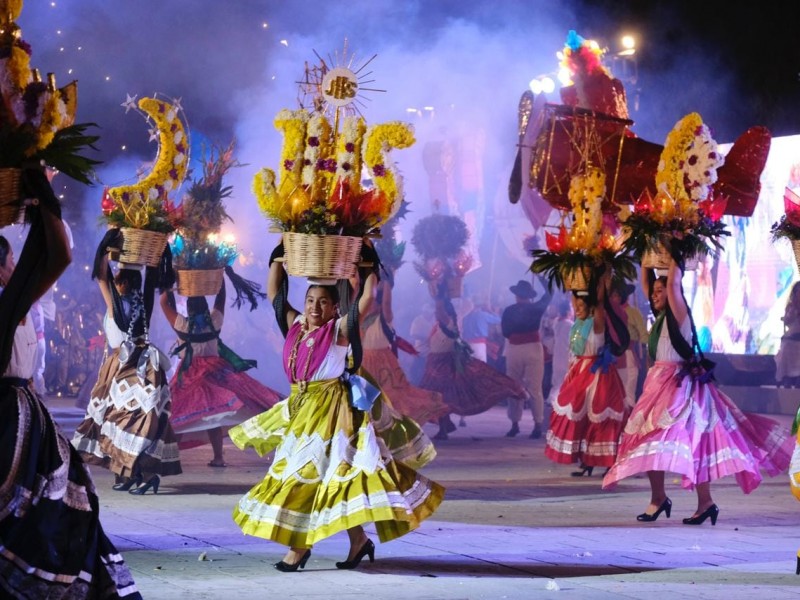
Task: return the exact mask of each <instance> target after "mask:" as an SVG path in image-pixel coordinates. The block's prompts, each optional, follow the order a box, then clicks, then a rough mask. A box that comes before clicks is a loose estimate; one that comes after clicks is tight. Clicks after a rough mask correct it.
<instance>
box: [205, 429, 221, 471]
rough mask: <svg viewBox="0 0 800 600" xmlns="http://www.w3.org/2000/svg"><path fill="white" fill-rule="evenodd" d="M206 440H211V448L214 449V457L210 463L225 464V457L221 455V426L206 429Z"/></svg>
mask: <svg viewBox="0 0 800 600" xmlns="http://www.w3.org/2000/svg"><path fill="white" fill-rule="evenodd" d="M208 441H209V442H211V449H212V450H213V451H214V458H213V459H212V460H211V463H212V464H214V465H217V466H222V465H224V464H225V458H224V457H223V455H222V427H215V428H214V429H209V430H208Z"/></svg>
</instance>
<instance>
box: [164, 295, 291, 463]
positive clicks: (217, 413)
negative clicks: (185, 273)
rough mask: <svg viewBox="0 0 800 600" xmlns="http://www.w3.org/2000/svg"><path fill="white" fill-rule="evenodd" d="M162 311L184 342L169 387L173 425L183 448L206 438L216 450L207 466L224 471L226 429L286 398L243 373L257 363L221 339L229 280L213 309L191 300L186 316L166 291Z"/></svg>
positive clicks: (200, 300)
mask: <svg viewBox="0 0 800 600" xmlns="http://www.w3.org/2000/svg"><path fill="white" fill-rule="evenodd" d="M161 309H162V310H163V311H164V316H165V317H166V319H167V321H168V322H169V324H170V325H171V326H172V328H173V329H174V330H175V332H176V333H177V334H178V337H179V339H180V340H181V341H182V342H183V343H182V344H181V345H180V346H178V348H177V349H176V350H175V353H178V354H180V356H181V364H180V366H179V367H178V370H177V371H176V373H175V374H174V375H173V376H172V380H171V381H170V384H169V386H170V391H171V393H172V417H171V419H170V421H171V422H172V427H173V429H174V430H175V433H176V434H178V435H179V436H180V443H179V445H180V448H181V449H186V448H192V447H195V446H199V445H201V444H203V443H205V441H206V436H207V438H208V441H210V442H211V448H212V450H213V452H214V457H213V458H212V459H211V461H210V462H209V463H208V466H209V467H224V466H226V465H225V459H224V457H223V453H222V439H223V438H222V436H223V429H227V428H228V427H230V426H233V425H238V424H239V423H241V422H242V421H246V420H247V419H249V418H250V417H254V416H255V415H257V414H259V413H262V412H264V411H265V410H268V409H269V408H271V407H272V406H273V405H274V404H276V403H277V402H278V401H280V399H281V396H280V394H279V393H278V392H276V391H275V390H272V389H270V388H268V387H267V386H265V385H263V384H261V383H260V382H258V381H256V380H255V379H253V378H252V377H250V376H249V375H247V373H245V372H244V371H246V370H247V369H250V368H253V367H255V366H256V362H255V361H253V360H242V359H241V358H239V357H238V356H237V355H236V354H235V353H233V351H231V350H230V348H228V347H227V346H225V344H223V343H222V341H221V340H220V337H219V336H220V330H221V329H222V322H223V319H224V316H225V282H224V280H223V283H222V288H220V291H219V293H218V294H217V297H216V299H215V300H214V308H213V310H211V311H209V309H208V302H207V301H206V299H205V297H204V296H194V297H190V298H188V299H187V301H186V311H187V313H188V314H187V316H185V317H184V316H183V315H181V314H178V312H177V310H176V309H175V298H174V296H173V294H172V292H162V294H161Z"/></svg>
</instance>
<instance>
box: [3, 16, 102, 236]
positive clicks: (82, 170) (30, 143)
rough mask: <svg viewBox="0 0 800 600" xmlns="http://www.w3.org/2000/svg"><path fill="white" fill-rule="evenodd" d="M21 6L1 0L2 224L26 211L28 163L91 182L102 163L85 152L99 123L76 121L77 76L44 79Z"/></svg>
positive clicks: (82, 181) (93, 141)
mask: <svg viewBox="0 0 800 600" xmlns="http://www.w3.org/2000/svg"><path fill="white" fill-rule="evenodd" d="M21 11H22V0H2V1H0V95H2V101H0V227H2V226H4V225H9V224H10V223H13V222H14V221H15V220H17V217H18V215H19V213H20V209H21V200H22V196H23V195H24V193H23V192H22V191H21V190H20V184H21V178H20V175H21V169H22V168H23V167H24V166H38V165H40V164H42V163H43V164H45V165H47V166H49V167H51V168H53V169H57V170H58V171H60V172H62V173H64V174H65V175H67V176H69V177H72V178H73V179H76V180H77V181H80V182H81V183H86V184H91V183H92V182H93V180H94V179H95V177H94V166H95V165H97V164H99V161H96V160H92V159H90V158H86V157H84V156H82V155H81V154H80V152H81V151H83V150H85V149H86V148H92V149H96V148H95V146H94V143H95V142H96V141H97V140H98V137H97V136H94V135H87V134H86V131H87V129H89V128H90V127H93V126H94V123H84V124H77V125H76V124H74V122H75V111H76V109H77V102H78V86H77V82H75V81H73V82H72V83H70V84H68V85H67V86H65V87H62V88H57V87H56V80H55V76H54V75H53V74H52V73H48V75H47V81H46V82H44V81H42V77H41V75H40V74H39V71H38V69H34V68H31V64H30V57H31V46H30V45H29V44H28V43H27V42H25V41H24V40H23V39H22V35H21V30H20V28H19V26H18V25H17V24H16V23H15V20H16V19H17V18H18V17H19V14H20V12H21Z"/></svg>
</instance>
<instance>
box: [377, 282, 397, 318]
mask: <svg viewBox="0 0 800 600" xmlns="http://www.w3.org/2000/svg"><path fill="white" fill-rule="evenodd" d="M378 285H379V286H380V288H381V289H382V290H383V298H381V312H382V313H383V318H384V319H386V322H387V323H391V322H392V321H394V313H393V312H392V286H391V285H390V284H389V282H388V281H381V282H380V283H379V284H378Z"/></svg>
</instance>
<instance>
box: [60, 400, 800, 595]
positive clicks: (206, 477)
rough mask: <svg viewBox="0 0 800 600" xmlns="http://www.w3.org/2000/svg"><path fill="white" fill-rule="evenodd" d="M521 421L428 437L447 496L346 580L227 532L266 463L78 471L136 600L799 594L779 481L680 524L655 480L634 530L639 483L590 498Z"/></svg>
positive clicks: (341, 545) (69, 413) (331, 544)
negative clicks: (117, 475) (157, 483)
mask: <svg viewBox="0 0 800 600" xmlns="http://www.w3.org/2000/svg"><path fill="white" fill-rule="evenodd" d="M71 404H72V400H69V399H52V400H50V401H49V405H50V407H51V408H52V410H53V412H54V414H55V416H56V418H57V420H59V422H61V423H62V426H63V428H64V429H65V431H69V432H70V434H71V430H72V429H74V427H75V424H76V422H77V421H79V420H80V418H81V416H82V415H81V414H80V411H78V410H77V409H74V408H72V407H71ZM525 418H526V419H527V420H526V421H525V422H524V423H523V424H522V425H523V427H522V428H523V434H522V435H520V436H518V437H516V438H513V439H508V438H506V437H504V434H505V432H506V431H507V430H508V425H509V423H508V420H507V419H506V417H505V410H504V409H503V408H501V407H496V408H494V409H492V410H491V411H489V412H487V413H484V414H483V415H478V416H475V417H468V418H467V420H466V421H467V425H466V427H461V428H459V429H458V431H456V432H455V433H454V434H452V435H451V438H450V440H448V441H445V442H440V443H439V444H438V445H437V448H438V450H439V456H438V458H437V459H436V460H435V461H434V462H433V463H432V465H431V466H430V467H428V468H426V469H425V470H424V473H425V474H426V475H427V476H429V477H430V478H432V479H434V480H436V481H438V482H440V483H441V484H443V485H444V486H446V487H447V495H446V498H445V502H444V503H443V504H442V506H441V508H440V509H439V511H438V512H437V513H436V514H435V515H434V516H433V517H432V518H431V519H429V520H428V521H426V522H425V523H424V524H423V525H422V527H421V528H420V529H419V530H417V531H416V532H413V533H411V534H409V535H407V536H405V537H403V538H401V539H399V540H395V541H393V542H391V543H388V544H378V543H377V537H376V536H375V535H374V529H372V528H371V527H368V528H367V530H368V532H370V533H371V537H372V538H373V540H375V542H376V546H377V550H376V561H375V563H374V564H368V563H362V566H361V568H359V570H357V571H338V570H337V569H336V568H335V566H334V562H335V561H337V560H343V559H344V558H345V557H346V555H347V548H348V544H347V536H346V535H345V534H344V533H341V534H337V535H336V536H334V537H333V538H329V539H328V540H325V541H324V542H322V543H320V544H318V545H317V546H315V547H314V551H313V556H312V557H311V560H310V561H309V563H308V565H307V567H306V570H305V571H304V572H298V573H280V572H278V571H276V570H274V569H273V568H272V563H274V562H276V561H278V560H280V558H281V557H282V556H283V554H284V549H283V548H282V547H280V546H278V545H277V544H274V543H271V542H267V541H265V540H261V539H258V538H253V537H248V536H245V535H243V534H242V533H241V532H240V531H239V529H238V527H237V526H236V525H235V524H234V523H233V521H232V519H231V510H232V507H233V506H234V504H235V503H236V501H237V500H238V499H239V497H241V496H242V495H243V494H244V493H245V492H246V491H247V490H248V489H249V488H250V487H251V486H252V485H254V484H255V483H256V482H257V481H259V480H260V479H261V477H262V476H263V474H264V472H265V471H266V468H267V462H266V461H265V460H264V459H260V458H258V457H257V456H256V455H255V454H254V453H244V452H240V451H238V450H237V449H236V448H235V447H233V446H232V445H231V444H230V442H226V449H225V451H226V460H227V462H228V464H229V465H230V466H228V467H227V468H225V469H212V468H209V467H207V466H206V463H207V462H208V460H209V458H210V448H209V447H201V448H196V449H193V450H190V451H187V452H184V453H183V454H182V457H181V458H182V462H183V468H184V473H183V474H182V475H179V476H177V477H169V478H164V479H163V480H162V482H161V488H160V490H159V493H158V495H157V496H153V495H147V496H144V497H139V496H131V495H129V494H126V493H120V492H114V491H112V490H111V484H112V482H113V478H112V477H111V476H110V475H109V473H108V472H107V471H104V470H103V469H97V468H96V469H94V470H93V475H94V477H95V481H96V483H97V488H98V490H99V494H100V504H101V519H102V523H103V526H104V528H105V530H106V532H107V533H108V534H109V535H110V537H111V538H112V540H113V541H114V543H115V544H116V545H117V548H118V549H119V550H120V552H122V554H123V555H124V557H125V560H126V561H127V563H128V565H129V566H130V568H131V570H132V571H133V574H134V578H135V579H136V583H137V585H138V587H139V589H140V591H141V592H142V595H143V596H144V598H146V599H169V600H175V599H189V598H191V599H205V598H207V599H214V600H217V599H219V598H224V599H225V600H236V599H239V598H243V599H244V598H247V599H249V600H252V599H253V598H266V597H270V598H279V599H283V598H309V599H310V598H314V599H322V598H351V597H352V598H355V597H360V598H364V597H366V598H372V599H382V598H387V599H398V600H400V599H406V598H408V599H412V598H413V599H415V600H422V599H462V598H469V599H479V598H487V599H489V598H491V599H495V598H509V599H511V598H525V599H529V598H555V597H561V598H570V599H573V598H577V599H603V598H609V599H611V598H653V597H658V598H659V600H669V599H673V598H725V599H727V600H734V599H739V598H742V599H744V598H747V599H748V600H753V598H755V597H756V595H757V596H758V597H760V598H765V599H766V598H769V599H770V600H779V599H783V598H798V597H800V575H795V574H794V572H795V555H796V552H797V550H798V548H800V503H798V502H797V501H796V500H795V499H794V498H793V497H792V495H791V492H790V491H789V483H788V477H787V476H786V475H781V476H779V477H777V478H774V479H765V481H764V482H763V483H762V485H761V487H759V489H757V490H756V491H755V492H754V493H752V494H751V495H750V496H745V495H743V494H742V493H741V492H740V491H739V488H738V487H736V485H735V483H734V481H733V480H732V479H726V480H723V482H722V483H719V484H717V485H715V486H713V490H712V491H713V494H714V498H715V501H716V502H717V504H718V505H719V506H720V516H719V521H718V522H717V525H716V526H715V527H712V526H711V525H710V521H707V522H706V523H705V524H704V525H701V526H697V527H692V526H686V525H683V524H681V518H683V517H686V516H690V515H691V514H692V512H693V511H694V508H695V496H694V493H693V492H688V491H685V490H682V489H680V488H679V487H678V485H677V483H676V482H675V479H674V478H670V477H668V484H669V490H668V493H669V495H670V497H671V498H672V501H673V513H672V518H671V519H666V518H664V515H663V514H662V516H661V518H659V519H658V521H656V522H655V523H647V524H645V523H641V524H640V523H637V522H636V520H635V515H636V514H638V513H640V512H642V511H643V510H644V509H645V507H646V505H647V503H648V499H649V492H648V489H649V488H648V485H647V480H646V478H640V479H630V480H627V481H625V482H623V483H622V484H621V485H620V486H619V487H618V488H617V489H616V490H615V491H613V492H603V491H601V490H600V481H601V477H600V475H601V473H598V472H597V471H595V474H594V476H593V477H583V478H580V479H578V478H573V477H570V471H572V470H574V469H573V468H571V467H569V466H563V465H554V464H553V463H551V462H549V461H548V460H546V459H545V458H544V453H543V449H544V441H543V440H541V439H540V440H531V439H529V438H528V437H527V434H528V433H529V432H530V429H531V422H530V415H529V414H528V415H526V416H525ZM773 418H777V419H779V420H781V421H782V422H784V423H785V424H786V425H787V427H788V426H789V425H790V418H789V417H785V416H773ZM428 427H431V426H426V430H427V431H428V432H429V433H431V434H433V433H434V432H435V428H431V429H427V428H428ZM202 558H205V560H201V559H202Z"/></svg>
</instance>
